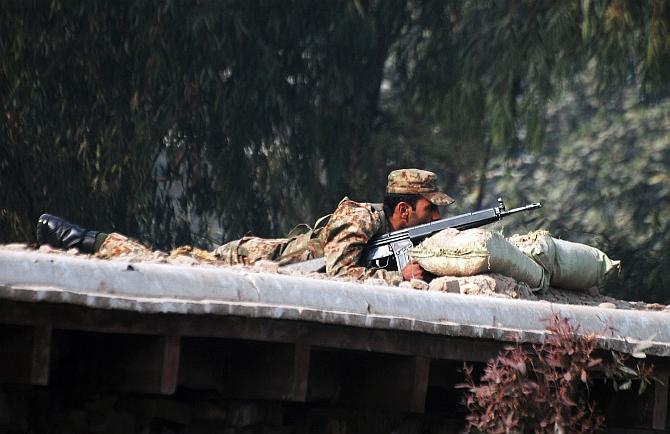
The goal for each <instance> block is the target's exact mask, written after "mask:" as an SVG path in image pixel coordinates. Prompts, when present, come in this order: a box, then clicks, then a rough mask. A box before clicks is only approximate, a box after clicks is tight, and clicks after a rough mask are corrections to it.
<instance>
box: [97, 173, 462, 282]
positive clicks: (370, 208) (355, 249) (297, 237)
mask: <svg viewBox="0 0 670 434" xmlns="http://www.w3.org/2000/svg"><path fill="white" fill-rule="evenodd" d="M386 192H387V193H395V194H420V195H422V196H424V197H425V198H426V199H428V200H430V201H431V202H432V203H434V204H436V205H448V204H451V203H452V202H453V201H454V200H453V199H452V198H451V197H449V196H447V195H446V194H444V193H441V192H439V191H438V188H437V176H436V175H435V174H434V173H432V172H428V171H425V170H418V169H401V170H395V171H393V172H391V173H390V174H389V177H388V183H387V187H386ZM328 217H329V219H328V220H327V224H326V225H325V227H321V224H322V223H324V222H325V221H326V219H327V218H328ZM391 229H392V228H391V226H390V224H389V222H388V218H387V216H386V215H385V214H384V211H383V209H382V205H381V204H370V203H362V202H355V201H353V200H350V199H348V198H344V199H343V200H342V201H341V202H340V203H339V205H338V206H337V209H336V210H335V211H334V212H333V214H332V215H330V216H326V217H323V218H321V219H319V221H317V223H316V224H315V225H314V228H310V227H309V226H307V225H300V226H298V227H296V228H295V229H294V230H293V231H291V232H290V233H289V234H288V236H287V237H286V238H273V239H266V238H259V237H255V236H253V235H247V236H245V237H243V238H241V239H239V240H235V241H231V242H229V243H226V244H224V245H223V246H220V247H218V248H217V249H216V250H214V251H213V252H210V253H208V252H204V251H201V250H198V249H193V248H191V247H189V246H185V247H180V248H178V249H175V250H173V252H172V253H173V255H174V254H190V255H191V256H195V257H196V258H197V259H204V260H206V261H208V262H215V261H220V262H223V263H225V264H230V265H233V264H243V265H251V264H253V263H254V262H256V261H258V260H261V259H264V260H271V261H276V262H279V263H280V264H282V265H283V264H289V263H294V262H301V261H305V260H308V259H313V258H318V257H321V256H325V258H326V272H327V273H328V274H329V275H331V276H346V277H351V278H355V279H359V280H364V279H368V278H378V279H383V280H384V281H386V282H388V283H390V284H398V283H400V282H401V281H402V275H401V273H400V272H398V271H387V270H383V269H373V268H365V267H362V266H360V265H358V260H359V258H360V256H361V253H362V252H363V248H364V246H365V244H366V243H367V242H368V240H370V239H371V238H373V237H374V236H377V235H381V234H385V233H387V232H389V231H390V230H391ZM149 253H151V250H149V249H148V248H147V247H145V246H143V245H142V244H140V243H138V242H137V241H134V240H132V239H129V238H127V237H124V236H123V235H120V234H115V233H112V234H110V235H109V236H108V237H107V238H106V239H105V241H104V242H103V243H102V245H101V247H100V249H99V250H98V251H97V252H96V255H97V256H100V257H110V256H118V255H121V254H149Z"/></svg>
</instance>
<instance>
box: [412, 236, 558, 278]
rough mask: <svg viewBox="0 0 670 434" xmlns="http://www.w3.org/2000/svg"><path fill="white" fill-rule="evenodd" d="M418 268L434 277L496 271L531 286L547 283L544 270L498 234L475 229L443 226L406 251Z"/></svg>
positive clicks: (472, 274)
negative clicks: (446, 227)
mask: <svg viewBox="0 0 670 434" xmlns="http://www.w3.org/2000/svg"><path fill="white" fill-rule="evenodd" d="M409 255H410V257H411V258H412V259H414V260H416V261H417V262H418V263H419V265H421V267H422V268H424V269H425V270H427V271H430V272H431V273H433V274H436V275H438V276H456V277H462V276H474V275H477V274H483V273H488V272H493V273H500V274H503V275H505V276H509V277H512V278H513V279H515V280H518V281H520V282H525V283H526V284H528V285H529V286H530V287H531V288H533V289H539V288H544V287H546V286H547V285H548V279H545V276H544V270H543V269H542V267H541V266H540V265H538V264H537V263H535V262H534V261H533V260H532V259H530V258H529V257H528V256H526V255H524V254H523V253H522V252H521V251H520V250H519V249H517V248H516V247H515V246H513V245H512V244H510V243H509V242H508V241H507V240H505V238H503V236H502V235H500V234H498V233H496V232H490V231H487V230H486V229H482V228H477V229H469V230H465V231H458V230H456V229H445V230H443V231H441V232H438V233H437V234H435V235H433V236H432V237H429V238H426V239H425V240H424V241H423V242H421V243H420V244H419V245H418V246H416V247H414V248H412V249H411V250H410V252H409Z"/></svg>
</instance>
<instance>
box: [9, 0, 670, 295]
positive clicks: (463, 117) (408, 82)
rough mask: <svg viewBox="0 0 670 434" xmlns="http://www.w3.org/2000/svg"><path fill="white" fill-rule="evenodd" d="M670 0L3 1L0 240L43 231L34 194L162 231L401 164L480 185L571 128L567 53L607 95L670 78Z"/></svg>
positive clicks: (467, 191)
mask: <svg viewBox="0 0 670 434" xmlns="http://www.w3.org/2000/svg"><path fill="white" fill-rule="evenodd" d="M669 14H670V11H669V7H668V6H667V5H666V2H665V1H664V0H646V1H639V2H629V1H621V0H567V1H558V2H549V1H531V0H522V1H514V2H512V1H509V2H502V1H480V0H466V1H443V0H428V1H400V0H391V1H382V0H357V1H344V0H343V1H336V2H320V3H318V4H315V3H313V2H306V1H298V0H294V1H289V2H288V3H287V2H279V1H273V0H252V1H239V0H221V1H216V2H212V1H205V0H193V1H188V2H186V1H181V2H175V1H170V0H168V1H156V0H144V1H139V2H123V1H122V2H111V3H110V2H108V1H102V0H92V1H65V0H41V1H36V0H33V1H26V2H19V1H14V2H12V1H10V2H6V4H3V8H2V9H1V10H0V55H2V59H3V61H2V62H1V63H0V115H1V116H2V122H0V186H1V187H2V188H0V242H8V241H30V240H33V239H34V238H33V237H34V234H33V230H34V228H33V225H34V222H35V219H36V218H37V216H38V215H39V214H40V213H41V212H43V211H49V212H52V213H56V214H60V215H63V216H64V217H66V218H68V219H71V220H74V221H76V222H79V223H81V224H82V225H85V226H92V227H96V228H99V229H102V230H106V231H112V230H115V231H119V232H123V233H125V234H127V235H130V236H133V237H136V238H140V239H142V240H143V241H145V242H149V243H153V244H154V246H156V247H159V248H164V249H167V248H169V247H171V246H174V245H177V244H184V243H193V244H197V245H199V246H202V247H211V246H212V244H215V243H222V242H223V241H225V240H230V239H233V238H236V237H239V236H240V235H242V234H243V233H244V232H245V231H247V230H251V231H253V232H255V233H256V234H257V235H260V236H279V235H281V234H282V233H283V232H285V231H287V230H288V229H289V228H290V227H291V226H293V225H294V224H296V223H298V222H308V223H309V222H313V221H314V220H315V219H316V218H317V217H318V216H320V215H323V214H326V213H328V212H330V211H331V210H332V209H333V208H334V207H335V206H336V204H337V202H338V201H339V200H340V199H341V198H342V197H343V196H345V195H350V196H351V197H352V198H354V199H359V200H368V201H378V200H380V199H381V195H382V189H383V186H384V183H385V176H386V174H387V173H388V171H389V169H394V168H398V167H402V166H405V167H407V166H414V167H422V168H427V169H430V170H434V171H436V172H438V174H439V175H440V177H441V179H442V180H443V183H444V184H445V185H446V189H447V191H449V192H450V193H451V194H452V195H454V196H457V197H461V198H465V199H464V200H460V201H459V203H458V204H457V205H456V206H455V207H453V210H454V211H461V210H466V209H469V208H470V207H472V206H478V205H482V204H483V202H484V200H488V199H487V195H486V194H485V193H486V192H487V191H489V190H490V188H489V187H490V184H489V179H490V177H491V176H490V170H489V169H490V168H491V165H492V164H494V162H496V161H498V160H499V159H500V158H516V157H517V156H518V155H520V154H521V153H523V152H527V151H532V152H534V153H535V154H536V155H537V154H539V153H542V154H546V156H547V157H548V158H553V155H555V153H556V149H553V148H552V147H557V146H563V145H562V143H563V142H564V141H565V138H566V136H565V135H564V136H563V137H562V139H560V140H559V139H555V138H552V137H549V136H548V134H551V133H552V132H554V131H556V129H555V128H554V127H553V126H552V122H555V119H553V118H552V117H551V116H550V115H551V113H550V112H549V111H548V110H549V109H550V108H551V107H552V106H551V102H552V100H555V99H556V98H557V96H558V95H560V92H562V91H563V89H564V88H565V87H566V86H567V85H568V84H569V83H570V82H571V81H572V80H573V79H574V77H576V76H577V75H578V74H579V73H582V72H584V71H594V78H593V79H592V83H593V84H594V86H595V89H596V91H597V92H596V93H597V95H599V96H600V97H601V98H607V97H609V96H610V92H611V91H612V90H613V89H619V88H621V87H623V86H624V85H630V84H631V83H633V84H634V83H639V85H640V87H639V95H640V98H641V99H643V100H644V101H645V102H647V103H650V102H653V101H661V100H662V99H663V98H664V97H665V96H666V95H667V94H668V81H667V76H669V75H670V74H669V73H668V72H669V71H668V68H669V67H670V42H668V41H670V39H669V38H668V29H669V28H670V15H669ZM622 116H625V114H622ZM577 124H579V120H577ZM581 163H583V161H581V160H580V161H578V162H577V163H575V164H581ZM659 164H660V165H663V164H665V161H661V162H660V163H659ZM569 173H570V175H571V178H570V179H573V178H574V177H575V176H576V175H575V173H580V169H579V167H575V168H574V170H572V171H571V172H569ZM577 178H579V176H577ZM570 185H572V184H570ZM640 185H642V184H640ZM577 187H578V188H584V191H583V192H584V194H586V192H588V191H589V188H590V184H588V183H584V184H580V185H579V186H577ZM577 187H576V188H577ZM622 188H624V190H622V191H628V190H625V187H622ZM635 193H636V192H629V193H626V195H625V197H624V196H622V199H625V200H626V201H628V202H626V204H624V205H622V206H624V207H629V209H631V210H632V209H634V208H636V206H637V205H636V203H637V202H635V201H636V200H637V199H638V198H639V197H638V196H637V195H636V194H635ZM613 194H614V193H610V195H613ZM531 199H534V198H531ZM591 203H594V202H591ZM645 203H646V202H645ZM588 209H589V212H593V211H592V210H593V206H590V207H589V208H588ZM603 212H605V211H603ZM658 218H659V219H662V218H663V216H661V215H659V216H658ZM631 221H632V223H631V224H633V225H636V224H637V223H636V222H637V221H636V220H631ZM659 221H660V220H659ZM592 229H594V230H595V229H598V228H592ZM598 230H599V229H598ZM635 230H636V231H639V232H640V233H641V232H643V231H644V229H643V228H642V226H639V227H638V226H636V229H635ZM634 240H637V239H634V238H631V239H629V240H628V241H627V243H628V244H626V243H623V244H616V246H615V245H614V244H612V246H615V247H616V249H617V250H616V251H617V252H619V251H621V252H624V253H623V254H621V255H619V256H625V254H632V253H630V252H632V251H633V250H631V249H632V248H633V245H634V244H633V242H634ZM635 242H636V241H635ZM608 246H609V245H608ZM626 249H628V250H626ZM626 252H628V253H626ZM648 267H652V265H651V263H650V264H649V265H648ZM647 269H648V268H647ZM646 275H653V273H646ZM654 282H658V281H656V280H655V281H654ZM646 283H648V282H646ZM654 285H656V283H654Z"/></svg>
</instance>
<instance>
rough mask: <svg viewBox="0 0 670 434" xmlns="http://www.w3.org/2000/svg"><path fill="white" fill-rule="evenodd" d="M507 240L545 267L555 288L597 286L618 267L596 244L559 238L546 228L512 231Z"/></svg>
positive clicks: (619, 264) (585, 288)
mask: <svg viewBox="0 0 670 434" xmlns="http://www.w3.org/2000/svg"><path fill="white" fill-rule="evenodd" d="M509 241H510V242H511V243H512V244H514V245H515V246H517V247H518V248H519V249H520V250H521V251H522V252H524V253H525V254H526V255H528V256H529V257H531V258H532V259H534V260H535V261H536V262H537V263H538V264H540V265H541V266H542V268H544V269H545V271H546V274H547V275H549V280H550V285H551V286H552V287H555V288H562V289H571V290H582V291H583V290H587V289H589V288H592V287H598V286H600V285H602V283H603V282H604V281H605V280H606V279H607V278H608V277H609V276H610V275H611V274H613V273H615V272H616V271H618V270H619V268H620V267H621V262H620V261H614V260H612V259H610V258H609V257H608V256H607V255H606V254H605V253H603V252H602V251H601V250H599V249H596V248H595V247H591V246H587V245H586V244H580V243H574V242H571V241H565V240H559V239H556V238H553V237H551V235H549V233H548V232H547V231H536V232H531V233H529V234H526V235H515V236H514V237H511V238H510V239H509Z"/></svg>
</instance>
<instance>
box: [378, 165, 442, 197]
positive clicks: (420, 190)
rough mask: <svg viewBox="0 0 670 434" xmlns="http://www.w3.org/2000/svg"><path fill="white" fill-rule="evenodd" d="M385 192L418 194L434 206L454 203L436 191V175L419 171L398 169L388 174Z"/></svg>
mask: <svg viewBox="0 0 670 434" xmlns="http://www.w3.org/2000/svg"><path fill="white" fill-rule="evenodd" d="M386 192H387V193H394V194H420V195H421V196H423V197H425V198H426V199H428V200H429V201H430V202H431V203H433V204H435V205H449V204H452V203H454V199H452V198H451V196H449V195H447V194H445V193H442V192H440V191H439V190H438V189H437V175H436V174H434V173H433V172H429V171H427V170H420V169H399V170H394V171H393V172H391V173H389V177H388V183H387V184H386Z"/></svg>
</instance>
